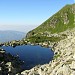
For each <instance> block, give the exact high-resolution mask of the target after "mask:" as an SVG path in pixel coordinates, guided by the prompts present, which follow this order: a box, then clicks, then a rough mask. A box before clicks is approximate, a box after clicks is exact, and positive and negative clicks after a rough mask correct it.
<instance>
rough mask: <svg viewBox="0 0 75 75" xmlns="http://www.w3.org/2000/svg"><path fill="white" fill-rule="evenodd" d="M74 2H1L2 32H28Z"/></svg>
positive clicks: (17, 0)
mask: <svg viewBox="0 0 75 75" xmlns="http://www.w3.org/2000/svg"><path fill="white" fill-rule="evenodd" d="M73 3H74V0H0V30H16V31H22V32H28V31H29V30H31V29H34V28H35V27H37V26H38V25H40V24H41V23H42V22H44V21H45V20H46V19H48V18H49V17H50V16H52V15H53V14H54V13H56V12H57V11H58V10H60V9H61V8H62V7H63V6H65V5H66V4H73Z"/></svg>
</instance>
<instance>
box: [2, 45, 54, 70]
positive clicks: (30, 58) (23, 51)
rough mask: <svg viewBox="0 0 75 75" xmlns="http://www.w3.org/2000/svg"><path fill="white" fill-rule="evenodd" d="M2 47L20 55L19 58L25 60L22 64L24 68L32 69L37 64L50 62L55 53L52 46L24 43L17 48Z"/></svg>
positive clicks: (8, 51)
mask: <svg viewBox="0 0 75 75" xmlns="http://www.w3.org/2000/svg"><path fill="white" fill-rule="evenodd" d="M2 48H3V49H4V50H6V52H7V53H10V54H12V55H14V56H16V55H19V59H20V60H22V61H24V62H25V63H24V64H23V66H22V68H23V69H31V68H33V67H35V66H36V65H43V64H46V63H49V62H50V61H51V60H52V59H53V55H54V52H53V51H52V50H51V49H50V48H44V47H41V46H31V45H23V46H16V47H15V48H13V47H11V46H8V47H6V46H3V47H2Z"/></svg>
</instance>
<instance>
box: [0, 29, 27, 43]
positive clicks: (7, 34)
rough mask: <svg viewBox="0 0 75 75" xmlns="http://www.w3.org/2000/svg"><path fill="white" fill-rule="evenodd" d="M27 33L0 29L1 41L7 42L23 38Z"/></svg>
mask: <svg viewBox="0 0 75 75" xmlns="http://www.w3.org/2000/svg"><path fill="white" fill-rule="evenodd" d="M25 35H26V34H25V33H23V32H19V31H11V30H6V31H0V42H7V41H11V40H21V39H22V38H24V37H25Z"/></svg>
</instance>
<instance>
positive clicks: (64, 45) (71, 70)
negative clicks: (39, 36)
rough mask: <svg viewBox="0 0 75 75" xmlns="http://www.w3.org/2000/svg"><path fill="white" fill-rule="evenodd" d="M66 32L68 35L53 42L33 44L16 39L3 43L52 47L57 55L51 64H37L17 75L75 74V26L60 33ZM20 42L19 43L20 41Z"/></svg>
mask: <svg viewBox="0 0 75 75" xmlns="http://www.w3.org/2000/svg"><path fill="white" fill-rule="evenodd" d="M63 33H64V34H66V35H67V37H66V38H65V39H63V40H60V41H59V42H54V43H51V44H47V43H37V44H31V43H30V42H27V41H21V42H19V41H17V44H16V42H15V41H14V42H13V43H12V42H11V43H8V44H7V45H6V44H2V46H13V47H15V46H17V45H23V44H24V42H25V45H27V44H31V45H41V46H45V47H51V48H52V50H53V51H54V53H55V55H54V58H53V60H52V61H50V62H49V64H44V65H37V66H35V67H34V68H32V69H30V70H25V71H22V72H20V73H19V72H17V73H16V75H75V28H74V29H72V30H67V31H64V32H62V33H60V34H63ZM18 42H19V43H18Z"/></svg>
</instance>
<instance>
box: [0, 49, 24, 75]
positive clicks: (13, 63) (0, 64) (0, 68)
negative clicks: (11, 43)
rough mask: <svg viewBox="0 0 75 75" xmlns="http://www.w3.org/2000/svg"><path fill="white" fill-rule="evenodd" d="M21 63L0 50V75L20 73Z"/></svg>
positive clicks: (16, 58) (17, 58)
mask: <svg viewBox="0 0 75 75" xmlns="http://www.w3.org/2000/svg"><path fill="white" fill-rule="evenodd" d="M22 64H23V62H22V61H21V60H20V59H19V57H17V56H13V55H11V54H10V53H6V51H5V50H3V49H1V48H0V75H8V74H9V75H15V74H16V73H17V72H21V71H22Z"/></svg>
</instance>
